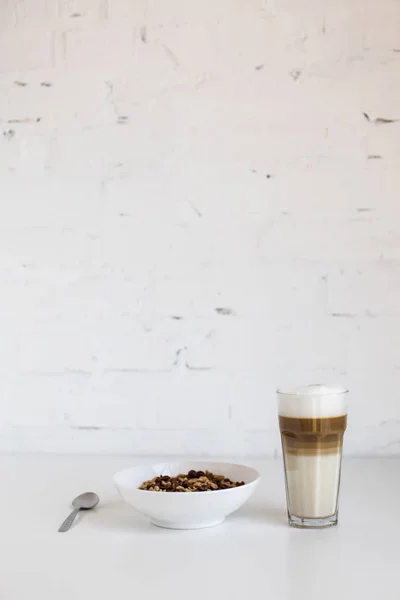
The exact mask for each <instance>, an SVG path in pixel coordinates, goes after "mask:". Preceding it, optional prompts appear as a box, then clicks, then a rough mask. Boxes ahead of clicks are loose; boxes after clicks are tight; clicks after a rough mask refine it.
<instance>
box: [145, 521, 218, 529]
mask: <svg viewBox="0 0 400 600" xmlns="http://www.w3.org/2000/svg"><path fill="white" fill-rule="evenodd" d="M223 521H224V519H216V520H215V519H214V520H213V521H201V522H200V523H180V522H179V521H162V520H159V519H151V523H152V524H153V525H155V526H156V527H162V528H163V529H205V528H206V527H215V525H220V524H221V523H223Z"/></svg>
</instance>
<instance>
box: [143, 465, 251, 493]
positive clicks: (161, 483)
mask: <svg viewBox="0 0 400 600" xmlns="http://www.w3.org/2000/svg"><path fill="white" fill-rule="evenodd" d="M241 485H244V481H231V480H230V479H228V477H225V476H224V475H214V473H211V472H210V471H205V472H204V471H193V470H192V471H189V473H187V475H184V474H182V473H181V474H180V475H177V476H176V477H170V476H169V475H160V476H159V477H153V479H150V480H149V481H144V482H143V483H142V485H141V486H140V487H139V490H147V491H149V492H212V491H215V490H227V489H229V488H235V487H239V486H241Z"/></svg>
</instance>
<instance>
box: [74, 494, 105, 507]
mask: <svg viewBox="0 0 400 600" xmlns="http://www.w3.org/2000/svg"><path fill="white" fill-rule="evenodd" d="M99 500H100V498H99V497H98V495H97V494H95V493H94V492H85V493H84V494H81V495H80V496H77V497H76V498H75V500H73V501H72V506H73V507H74V508H79V509H83V510H89V509H90V508H94V507H95V506H97V505H98V503H99Z"/></svg>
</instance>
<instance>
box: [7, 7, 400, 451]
mask: <svg viewBox="0 0 400 600" xmlns="http://www.w3.org/2000/svg"><path fill="white" fill-rule="evenodd" d="M399 23H400V2H398V1H395V0H381V2H376V1H375V0H374V1H373V0H364V1H360V0H336V1H335V2H325V1H322V2H321V0H269V1H268V0H219V1H218V2H215V0H203V2H198V1H194V0H135V1H134V2H133V1H131V0H58V1H56V0H54V1H53V0H52V1H50V0H48V1H46V0H3V1H2V2H0V201H1V205H0V206H1V213H0V215H1V216H0V284H1V288H0V290H1V293H0V322H1V343H0V387H1V390H0V393H1V395H0V397H1V399H2V402H1V413H0V414H1V419H0V449H1V450H31V451H67V452H79V451H89V452H91V451H96V452H97V451H99V452H136V453H143V454H145V453H149V454H154V453H160V452H166V453H187V454H201V453H204V454H212V453H217V454H245V453H249V454H252V453H253V454H257V453H265V454H271V455H276V453H277V452H278V451H279V450H278V449H279V440H278V435H277V425H276V415H275V397H274V390H275V387H276V386H277V385H280V384H284V383H287V382H288V381H299V382H307V381H308V382H310V381H315V380H323V381H335V382H336V381H338V382H342V383H343V384H345V385H346V384H347V385H348V386H349V387H351V390H352V396H351V400H352V404H351V413H350V427H349V431H348V434H347V447H346V450H347V452H348V453H358V454H372V453H380V454H397V453H399V452H400V358H399V339H400V205H399V193H400V170H399V163H400V122H399V123H397V122H396V121H395V122H382V121H381V120H382V119H386V120H391V119H393V120H396V119H400V34H399ZM363 113H366V115H367V117H368V118H367V117H366V116H364V115H363ZM376 119H377V121H376Z"/></svg>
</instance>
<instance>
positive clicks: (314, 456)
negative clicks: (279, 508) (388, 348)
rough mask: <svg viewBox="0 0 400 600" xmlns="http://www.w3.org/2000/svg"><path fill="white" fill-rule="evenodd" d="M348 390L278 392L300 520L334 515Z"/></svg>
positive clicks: (293, 504) (294, 510) (291, 491)
mask: <svg viewBox="0 0 400 600" xmlns="http://www.w3.org/2000/svg"><path fill="white" fill-rule="evenodd" d="M346 392H347V390H346V389H345V388H342V387H340V386H328V385H310V386H304V387H299V388H294V389H288V390H279V391H278V397H279V417H280V419H279V421H280V428H281V433H282V444H283V451H284V458H285V469H286V483H287V492H288V500H289V505H290V512H291V514H292V515H295V516H297V517H300V518H310V519H313V518H324V517H329V516H331V515H334V514H335V513H336V510H337V498H338V490H339V481H340V467H341V458H342V439H343V433H344V430H345V428H346V414H347V393H346Z"/></svg>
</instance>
